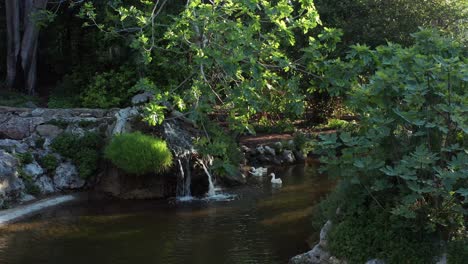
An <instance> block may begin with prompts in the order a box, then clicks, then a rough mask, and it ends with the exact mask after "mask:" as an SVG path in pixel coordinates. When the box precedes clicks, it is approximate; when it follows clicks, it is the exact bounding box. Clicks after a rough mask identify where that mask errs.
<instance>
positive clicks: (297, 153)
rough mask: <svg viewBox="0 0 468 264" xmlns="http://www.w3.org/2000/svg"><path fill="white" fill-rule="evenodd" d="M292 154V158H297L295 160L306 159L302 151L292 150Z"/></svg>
mask: <svg viewBox="0 0 468 264" xmlns="http://www.w3.org/2000/svg"><path fill="white" fill-rule="evenodd" d="M293 154H294V158H295V159H296V160H297V161H301V162H302V161H305V159H306V156H305V155H304V153H303V152H302V151H298V150H294V151H293Z"/></svg>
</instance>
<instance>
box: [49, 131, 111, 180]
mask: <svg viewBox="0 0 468 264" xmlns="http://www.w3.org/2000/svg"><path fill="white" fill-rule="evenodd" d="M102 142H103V138H102V137H101V136H100V135H99V134H97V133H92V132H87V133H85V134H84V135H83V136H82V137H77V136H75V135H73V134H70V133H62V134H61V135H59V136H57V137H56V138H55V139H54V141H53V142H52V144H51V147H52V149H53V150H55V151H56V152H57V153H59V154H60V155H62V156H64V157H66V158H69V159H71V160H72V161H73V163H75V164H76V165H77V166H78V172H79V174H80V176H81V177H82V178H89V177H90V176H92V175H93V174H94V173H95V172H96V170H97V168H98V163H99V156H100V153H101V150H102V146H103V144H102Z"/></svg>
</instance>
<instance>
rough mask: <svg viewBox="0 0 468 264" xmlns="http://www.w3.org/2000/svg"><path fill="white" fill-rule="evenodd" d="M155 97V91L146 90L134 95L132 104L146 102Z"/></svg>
mask: <svg viewBox="0 0 468 264" xmlns="http://www.w3.org/2000/svg"><path fill="white" fill-rule="evenodd" d="M153 98H154V93H153V92H144V93H141V94H137V95H135V96H133V97H132V104H133V105H139V104H144V103H147V102H149V101H151V100H152V99H153Z"/></svg>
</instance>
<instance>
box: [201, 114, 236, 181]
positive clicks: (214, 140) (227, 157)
mask: <svg viewBox="0 0 468 264" xmlns="http://www.w3.org/2000/svg"><path fill="white" fill-rule="evenodd" d="M205 128H206V131H207V134H208V136H205V137H202V138H199V139H198V140H197V141H196V142H195V147H196V149H197V151H198V152H199V153H200V154H201V155H202V156H203V157H213V158H214V162H213V166H212V167H211V169H212V170H213V172H214V173H215V174H216V175H218V176H225V175H235V174H236V173H237V172H238V167H239V164H240V163H241V160H242V153H241V151H240V149H239V146H238V145H237V142H236V141H235V140H234V137H232V135H229V134H228V133H226V131H224V129H223V128H221V127H219V126H217V125H216V124H213V123H206V127H205Z"/></svg>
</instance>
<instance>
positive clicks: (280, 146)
mask: <svg viewBox="0 0 468 264" xmlns="http://www.w3.org/2000/svg"><path fill="white" fill-rule="evenodd" d="M273 148H275V149H276V150H277V151H278V152H281V150H283V143H281V142H279V141H278V142H275V143H274V144H273Z"/></svg>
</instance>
